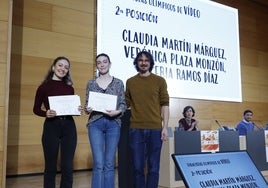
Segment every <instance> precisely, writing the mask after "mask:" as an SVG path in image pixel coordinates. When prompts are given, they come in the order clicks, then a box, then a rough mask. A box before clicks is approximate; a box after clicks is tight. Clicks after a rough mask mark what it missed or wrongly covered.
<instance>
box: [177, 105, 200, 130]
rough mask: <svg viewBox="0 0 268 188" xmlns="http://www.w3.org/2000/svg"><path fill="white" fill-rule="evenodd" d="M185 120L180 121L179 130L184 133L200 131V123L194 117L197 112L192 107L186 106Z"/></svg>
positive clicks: (184, 111)
mask: <svg viewBox="0 0 268 188" xmlns="http://www.w3.org/2000/svg"><path fill="white" fill-rule="evenodd" d="M182 114H183V116H184V118H181V119H180V120H179V122H178V123H179V130H184V131H198V130H199V128H198V121H197V120H195V119H194V118H193V117H194V115H195V110H194V108H193V107H192V106H185V107H184V109H183V112H182Z"/></svg>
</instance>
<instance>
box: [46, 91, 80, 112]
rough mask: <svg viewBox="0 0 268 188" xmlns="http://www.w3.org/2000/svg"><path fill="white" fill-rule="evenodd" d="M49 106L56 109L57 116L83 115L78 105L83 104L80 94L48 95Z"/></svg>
mask: <svg viewBox="0 0 268 188" xmlns="http://www.w3.org/2000/svg"><path fill="white" fill-rule="evenodd" d="M48 102H49V107H50V109H52V110H55V111H56V113H57V116H67V115H81V112H80V111H79V110H78V107H79V106H80V105H81V102H80V97H79V96H78V95H61V96H50V97H48Z"/></svg>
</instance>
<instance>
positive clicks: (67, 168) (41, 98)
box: [33, 57, 81, 188]
mask: <svg viewBox="0 0 268 188" xmlns="http://www.w3.org/2000/svg"><path fill="white" fill-rule="evenodd" d="M69 70H70V61H69V60H68V59H67V58H66V57H57V58H56V59H55V60H54V62H53V64H52V65H51V67H50V69H49V71H48V73H47V75H46V77H45V79H44V81H43V82H42V84H41V85H40V86H39V87H38V89H37V91H36V95H35V101H34V107H33V112H34V113H35V114H36V115H38V116H41V117H45V122H44V127H43V135H42V145H43V151H44V158H45V170H44V188H55V177H56V173H57V159H58V153H59V149H60V153H61V173H62V175H61V182H60V187H61V188H70V187H72V183H73V158H74V153H75V149H76V143H77V133H76V126H75V122H74V120H73V117H72V116H56V115H57V114H56V113H57V112H56V111H54V110H53V109H50V108H49V102H48V97H49V96H59V95H73V94H74V88H73V87H72V84H73V82H72V79H71V76H70V72H69ZM78 108H79V110H80V111H81V109H80V108H81V107H78Z"/></svg>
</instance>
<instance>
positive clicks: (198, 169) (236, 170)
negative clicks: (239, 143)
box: [172, 151, 268, 188]
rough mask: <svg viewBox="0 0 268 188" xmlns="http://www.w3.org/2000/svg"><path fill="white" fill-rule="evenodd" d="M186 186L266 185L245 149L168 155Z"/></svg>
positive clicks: (231, 187) (242, 187)
mask: <svg viewBox="0 0 268 188" xmlns="http://www.w3.org/2000/svg"><path fill="white" fill-rule="evenodd" d="M172 158H173V160H174V162H175V166H176V168H177V169H178V171H179V173H180V175H181V177H182V179H183V182H184V184H185V186H186V187H189V188H198V187H201V188H210V187H211V188H212V187H213V188H247V187H250V188H266V187H268V185H267V182H266V180H265V178H264V177H263V175H262V174H261V172H260V171H259V170H258V169H257V167H256V166H255V164H254V162H253V161H252V159H251V158H250V156H249V155H248V153H247V151H235V152H219V153H198V154H172Z"/></svg>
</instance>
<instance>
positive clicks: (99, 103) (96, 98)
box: [88, 91, 117, 112]
mask: <svg viewBox="0 0 268 188" xmlns="http://www.w3.org/2000/svg"><path fill="white" fill-rule="evenodd" d="M116 104H117V96H116V95H110V94H104V93H98V92H93V91H90V92H89V96H88V107H91V108H92V109H93V110H94V111H98V112H106V110H116Z"/></svg>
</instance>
